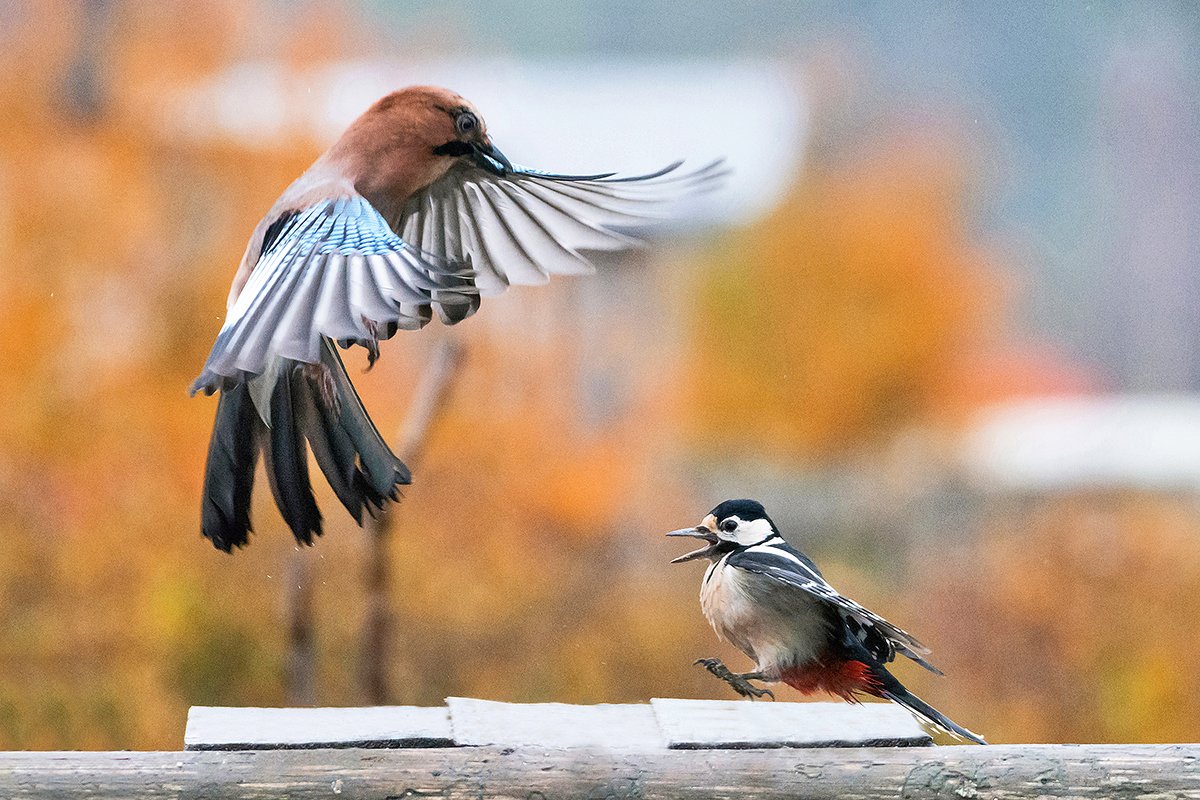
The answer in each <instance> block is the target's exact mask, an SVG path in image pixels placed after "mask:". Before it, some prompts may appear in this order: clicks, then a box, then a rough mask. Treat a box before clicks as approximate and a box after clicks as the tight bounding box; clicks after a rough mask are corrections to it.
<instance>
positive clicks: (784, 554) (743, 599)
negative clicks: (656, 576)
mask: <svg viewBox="0 0 1200 800" xmlns="http://www.w3.org/2000/svg"><path fill="white" fill-rule="evenodd" d="M667 535H668V536H690V537H693V538H696V539H703V540H704V541H705V543H706V544H705V546H704V547H701V548H700V549H699V550H693V551H692V552H690V553H686V554H684V555H682V556H679V557H678V558H676V559H674V560H673V561H672V562H671V563H673V564H679V563H682V562H684V561H691V560H692V559H696V558H707V559H709V560H710V561H711V562H712V563H711V564H709V567H708V569H707V571H705V573H704V580H703V582H702V583H701V584H700V607H701V609H702V610H703V611H704V616H705V617H707V618H708V621H709V623H710V624H711V625H712V626H713V630H715V631H716V632H717V636H718V637H719V638H721V639H723V640H725V641H728V642H730V643H731V644H733V645H734V646H736V647H737V648H738V649H739V650H741V651H742V652H743V653H745V654H746V655H747V656H749V657H750V658H751V659H752V660H753V661H754V662H755V670H754V671H753V672H746V673H740V674H739V673H735V672H732V671H731V670H730V669H729V668H728V667H726V666H725V665H724V664H723V663H722V662H721V660H720V659H717V658H702V659H699V660H698V661H697V662H696V663H697V664H701V665H703V666H704V667H705V668H706V669H707V670H708V671H709V672H711V673H712V674H713V675H716V676H717V677H718V678H720V679H722V680H724V681H725V682H726V683H728V684H729V685H730V686H731V687H732V688H733V689H734V691H736V692H737V693H738V694H740V695H742V696H743V697H750V698H751V699H753V698H755V697H762V696H763V695H770V697H771V698H772V699H774V698H775V695H774V694H772V693H771V690H769V689H766V688H762V687H758V686H755V685H754V684H753V683H752V682H751V681H763V682H778V681H782V682H783V683H786V684H787V685H788V686H791V687H792V688H794V689H798V690H799V691H801V692H803V693H805V694H811V693H813V692H818V691H824V692H828V693H830V694H832V695H835V696H837V697H840V698H842V699H843V700H846V701H848V702H851V703H854V702H858V697H859V695H870V696H873V697H881V698H885V699H887V700H892V701H894V702H896V703H899V704H900V705H902V706H904V707H905V708H907V709H908V710H909V711H911V712H912V713H913V714H915V715H916V716H917V717H919V718H920V719H923V720H925V721H926V722H929V723H931V724H932V725H934V726H935V727H937V728H940V729H941V730H943V731H946V732H947V733H950V734H951V735H953V736H955V737H957V738H959V739H964V740H967V741H971V742H976V743H978V744H986V742H984V740H983V739H982V738H981V737H980V736H978V735H977V734H974V733H972V732H971V731H969V730H967V729H966V728H964V727H962V726H961V725H958V724H957V723H955V722H953V721H952V720H950V719H949V718H948V717H946V716H945V715H944V714H942V713H941V712H939V711H938V710H937V709H935V708H934V707H933V706H931V705H929V704H928V703H926V702H925V701H923V700H921V698H919V697H917V696H916V695H914V694H913V693H912V692H910V691H908V689H906V688H904V686H903V685H902V684H901V683H900V681H898V680H897V679H896V678H895V676H893V675H892V674H891V673H890V672H888V670H887V667H886V665H887V664H888V663H890V662H891V661H892V660H893V659H895V657H896V653H901V654H903V655H904V656H907V657H908V658H910V659H912V660H913V661H915V662H917V663H918V664H920V665H921V666H922V667H924V668H925V669H927V670H930V671H931V672H934V673H936V674H938V675H941V674H942V672H941V670H939V669H938V668H937V667H935V666H933V665H932V664H930V663H929V662H928V661H926V660H925V656H927V655H929V648H928V647H926V646H925V645H923V644H921V643H920V642H919V641H917V640H916V639H915V638H914V637H913V636H912V635H910V634H908V633H906V632H905V631H903V630H901V629H900V628H897V627H896V626H895V625H893V624H891V623H890V622H888V621H887V620H885V619H884V618H883V617H880V616H878V615H877V614H875V613H873V612H871V611H868V610H867V609H866V608H864V607H863V606H861V605H859V604H858V603H856V602H854V601H853V600H851V599H849V598H848V597H843V596H842V595H841V594H839V593H838V591H837V590H836V589H834V588H833V587H832V586H830V585H829V583H828V582H827V581H826V580H825V578H824V577H822V576H821V572H820V570H818V569H817V566H816V564H814V563H813V562H812V560H811V559H809V558H808V557H807V556H806V555H804V554H803V553H801V552H800V551H799V550H797V549H795V548H794V547H792V546H791V545H789V544H788V543H787V542H785V541H784V540H783V537H782V536H780V535H779V530H778V529H777V528H776V527H775V523H774V522H772V521H771V518H770V517H768V516H767V512H766V510H765V509H764V508H763V506H762V504H761V503H758V502H756V501H754V500H727V501H725V502H724V503H721V504H720V505H719V506H717V507H716V508H714V509H713V510H712V511H711V512H709V514H708V516H706V517H705V518H704V520H703V521H702V522H701V523H700V524H699V525H697V526H696V527H694V528H683V529H681V530H677V531H672V532H670V533H668V534H667Z"/></svg>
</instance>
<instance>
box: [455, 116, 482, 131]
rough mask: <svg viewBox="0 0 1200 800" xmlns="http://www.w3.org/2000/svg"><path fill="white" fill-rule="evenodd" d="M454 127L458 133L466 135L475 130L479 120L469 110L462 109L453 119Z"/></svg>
mask: <svg viewBox="0 0 1200 800" xmlns="http://www.w3.org/2000/svg"><path fill="white" fill-rule="evenodd" d="M454 127H455V128H456V129H457V130H458V132H459V133H460V134H462V135H464V136H466V135H467V134H471V133H474V132H475V129H476V128H478V127H479V120H478V119H476V118H475V115H474V114H472V113H471V112H470V111H464V112H463V113H461V114H459V115H458V117H457V118H456V119H455V120H454Z"/></svg>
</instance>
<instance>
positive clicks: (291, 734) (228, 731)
mask: <svg viewBox="0 0 1200 800" xmlns="http://www.w3.org/2000/svg"><path fill="white" fill-rule="evenodd" d="M453 744H454V742H453V740H452V739H451V735H450V718H449V716H448V714H447V712H446V709H445V708H420V707H417V706H374V707H370V708H218V707H211V706H193V707H192V708H191V710H190V711H188V720H187V729H186V731H185V732H184V735H183V746H184V749H185V750H281V749H315V748H328V747H450V746H452V745H453Z"/></svg>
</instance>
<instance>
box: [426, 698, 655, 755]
mask: <svg viewBox="0 0 1200 800" xmlns="http://www.w3.org/2000/svg"><path fill="white" fill-rule="evenodd" d="M446 705H447V706H449V708H450V727H451V730H452V731H453V734H454V742H455V744H457V745H460V746H483V745H502V746H511V747H522V746H536V747H558V748H571V747H602V748H607V749H614V750H643V751H644V750H662V749H663V748H664V747H665V743H664V742H663V739H662V737H661V736H660V735H659V732H658V725H657V723H656V721H655V718H654V711H653V710H652V709H651V708H650V706H648V705H645V704H639V705H616V704H599V705H567V704H565V703H496V702H492V701H489V700H472V699H470V698H466V697H448V698H446Z"/></svg>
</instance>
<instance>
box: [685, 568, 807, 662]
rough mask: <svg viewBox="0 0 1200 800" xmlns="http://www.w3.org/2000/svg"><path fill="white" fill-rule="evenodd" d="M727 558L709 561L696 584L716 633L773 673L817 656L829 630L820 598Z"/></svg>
mask: <svg viewBox="0 0 1200 800" xmlns="http://www.w3.org/2000/svg"><path fill="white" fill-rule="evenodd" d="M728 558H729V556H724V557H723V558H721V559H719V560H718V561H716V562H714V563H713V564H712V565H711V566H709V568H708V571H707V572H706V573H705V574H704V582H703V583H701V584H700V608H701V609H702V610H703V611H704V616H705V617H706V618H707V619H708V621H709V624H711V625H712V626H713V630H715V631H716V632H717V636H718V637H720V638H721V639H723V640H725V641H728V642H729V643H731V644H733V645H734V646H735V647H737V648H738V649H739V650H741V651H742V652H743V653H745V654H746V655H748V656H749V657H750V658H752V659H754V660H755V662H756V663H757V666H758V671H759V672H763V673H766V674H768V675H772V676H778V674H779V672H780V670H782V669H784V668H787V667H790V666H798V665H803V664H807V663H809V662H811V661H813V660H815V659H816V658H817V657H819V656H820V655H821V652H822V651H823V650H824V649H825V645H826V640H827V638H828V635H829V634H828V627H827V622H826V617H825V614H824V609H823V608H822V607H821V604H820V601H819V600H817V599H816V598H815V597H813V596H812V595H810V594H808V593H807V592H804V591H802V590H799V589H795V588H793V587H790V586H787V585H785V584H782V583H779V582H778V581H774V580H772V579H771V578H768V577H766V576H763V575H756V574H754V573H751V572H747V571H745V570H742V569H738V568H737V567H731V566H729V565H728V564H727V563H726V562H727V561H728Z"/></svg>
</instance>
